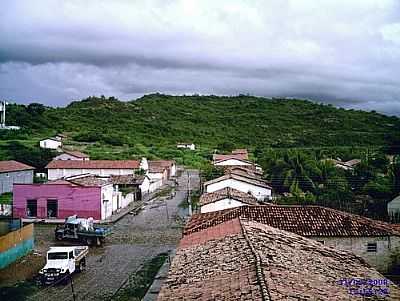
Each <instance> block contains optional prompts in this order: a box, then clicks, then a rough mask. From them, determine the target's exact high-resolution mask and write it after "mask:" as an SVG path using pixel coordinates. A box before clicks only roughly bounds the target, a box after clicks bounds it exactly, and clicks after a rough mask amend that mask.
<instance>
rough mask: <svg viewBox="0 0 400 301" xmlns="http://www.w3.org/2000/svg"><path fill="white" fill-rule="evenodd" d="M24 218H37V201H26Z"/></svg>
mask: <svg viewBox="0 0 400 301" xmlns="http://www.w3.org/2000/svg"><path fill="white" fill-rule="evenodd" d="M26 216H27V217H36V216H37V200H27V201H26Z"/></svg>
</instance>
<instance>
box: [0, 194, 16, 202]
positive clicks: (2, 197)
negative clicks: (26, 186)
mask: <svg viewBox="0 0 400 301" xmlns="http://www.w3.org/2000/svg"><path fill="white" fill-rule="evenodd" d="M12 199H13V194H12V192H4V193H3V194H0V204H6V205H11V204H12Z"/></svg>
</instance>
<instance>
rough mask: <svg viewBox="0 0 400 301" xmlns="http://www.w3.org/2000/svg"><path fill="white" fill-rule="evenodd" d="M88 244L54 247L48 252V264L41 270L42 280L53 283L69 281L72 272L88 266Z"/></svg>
mask: <svg viewBox="0 0 400 301" xmlns="http://www.w3.org/2000/svg"><path fill="white" fill-rule="evenodd" d="M88 252H89V251H88V247H87V246H77V247H52V248H50V250H49V251H48V252H47V256H46V265H45V266H44V267H43V268H42V269H41V270H40V271H39V275H40V276H41V282H42V283H43V284H51V283H54V282H57V283H58V282H61V281H67V280H68V277H69V276H70V274H72V273H75V272H80V271H82V270H83V269H84V268H85V266H86V255H87V254H88Z"/></svg>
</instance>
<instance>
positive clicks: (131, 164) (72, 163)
mask: <svg viewBox="0 0 400 301" xmlns="http://www.w3.org/2000/svg"><path fill="white" fill-rule="evenodd" d="M139 167H140V162H139V161H136V160H85V161H83V160H53V161H51V162H50V163H49V164H47V166H46V168H47V169H55V168H65V169H80V168H82V169H102V168H103V169H139Z"/></svg>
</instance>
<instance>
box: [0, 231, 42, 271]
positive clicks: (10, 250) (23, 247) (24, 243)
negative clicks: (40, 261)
mask: <svg viewBox="0 0 400 301" xmlns="http://www.w3.org/2000/svg"><path fill="white" fill-rule="evenodd" d="M33 246H34V236H33V224H29V225H26V226H24V227H22V228H21V229H19V230H15V231H12V232H9V233H8V234H6V235H3V236H1V237H0V269H3V268H5V267H6V266H8V265H9V264H11V263H12V262H14V261H16V260H17V259H18V258H20V257H22V256H25V255H26V254H27V253H29V252H30V251H31V250H32V249H33Z"/></svg>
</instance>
